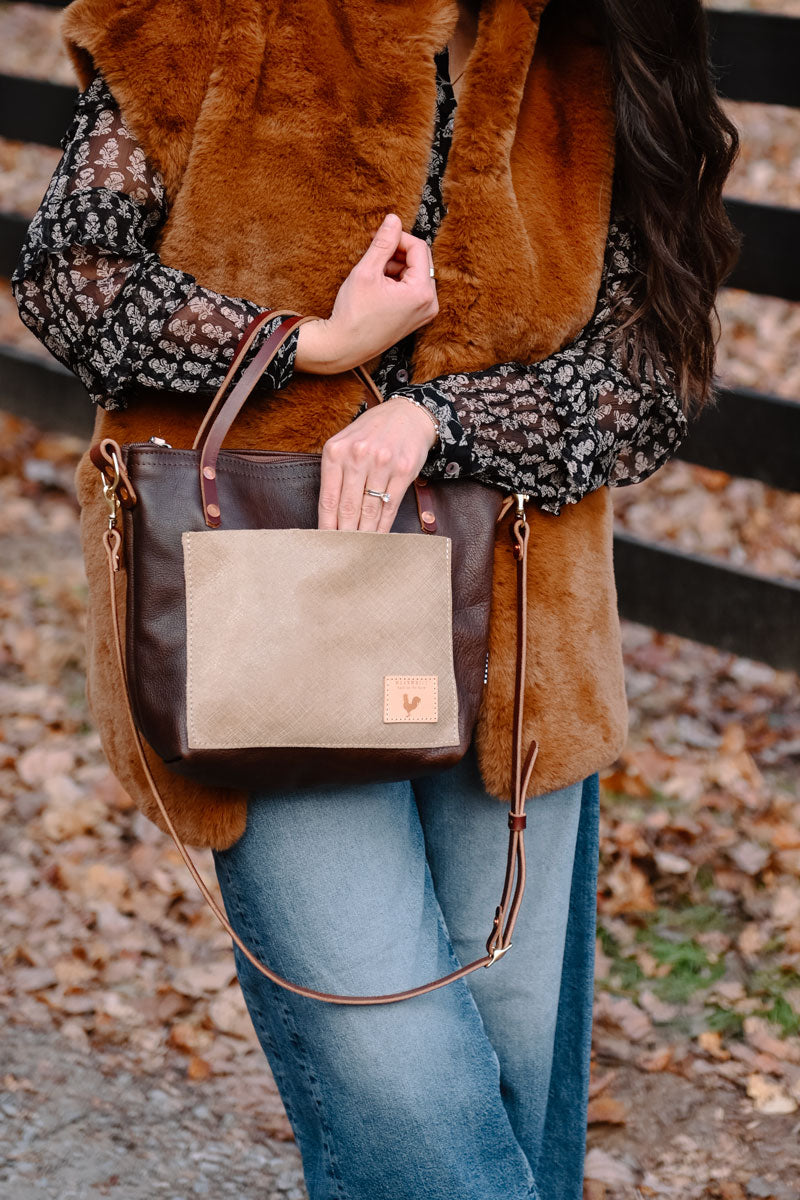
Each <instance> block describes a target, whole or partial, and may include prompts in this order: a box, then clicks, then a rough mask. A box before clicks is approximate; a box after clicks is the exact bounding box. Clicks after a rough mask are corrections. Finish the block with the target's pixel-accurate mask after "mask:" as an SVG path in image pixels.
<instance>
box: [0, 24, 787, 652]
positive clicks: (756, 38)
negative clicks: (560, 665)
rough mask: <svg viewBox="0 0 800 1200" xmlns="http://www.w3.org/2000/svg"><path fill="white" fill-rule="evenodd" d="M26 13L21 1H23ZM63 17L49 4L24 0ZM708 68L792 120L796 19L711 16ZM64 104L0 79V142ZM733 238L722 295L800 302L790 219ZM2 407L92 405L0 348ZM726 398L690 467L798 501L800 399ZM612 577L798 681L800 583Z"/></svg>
mask: <svg viewBox="0 0 800 1200" xmlns="http://www.w3.org/2000/svg"><path fill="white" fill-rule="evenodd" d="M29 2H31V0H29ZM33 2H34V3H39V4H43V5H46V6H47V7H52V8H57V7H63V5H62V4H61V3H60V0H33ZM709 19H710V23H711V31H712V61H713V66H714V73H715V76H716V79H717V84H718V88H719V91H720V93H721V94H722V95H723V96H725V97H727V98H729V99H732V100H745V101H760V102H761V103H765V104H781V105H788V106H790V107H794V108H800V70H799V69H798V63H800V19H796V18H792V17H783V16H776V15H771V14H766V13H753V12H744V11H743V12H727V11H726V12H722V11H714V10H711V11H710V12H709ZM74 102H75V91H74V89H73V88H71V87H67V86H64V85H61V84H53V83H47V82H44V81H39V80H33V79H27V78H24V77H21V76H13V75H6V74H2V73H0V136H2V137H6V138H12V139H15V140H19V141H26V142H36V143H39V144H41V145H45V146H58V145H59V143H60V141H61V138H62V137H63V134H64V132H65V130H66V128H67V126H68V125H69V123H70V121H71V119H72V113H73V106H74ZM726 204H727V206H728V210H729V212H730V215H731V218H732V220H733V221H734V223H735V224H736V225H737V227H738V228H739V229H740V230H741V232H742V234H743V245H742V254H741V257H740V260H739V262H738V264H737V266H736V268H735V270H734V272H733V273H732V275H731V277H730V279H729V280H728V284H729V285H730V286H731V287H736V288H743V289H745V290H746V291H749V292H754V293H757V294H759V295H767V296H775V297H778V298H780V299H784V300H790V301H800V209H797V208H787V207H784V206H778V205H770V204H752V203H749V202H748V201H744V200H735V199H727V200H726ZM27 224H28V218H27V217H23V216H20V215H19V214H16V213H8V212H3V213H0V275H6V276H7V275H10V273H11V272H12V271H13V269H14V266H15V264H16V261H17V256H18V254H19V247H20V243H21V241H22V237H23V234H24V231H25V229H26V227H27ZM0 378H1V380H2V392H1V393H0V403H2V406H3V407H4V408H6V409H7V410H10V411H13V412H16V413H18V414H21V415H24V416H28V417H30V418H31V419H32V420H34V421H36V422H37V423H39V424H41V425H44V426H45V427H48V428H52V429H59V430H64V431H68V432H73V433H85V434H86V435H87V436H88V434H89V431H90V427H91V418H92V412H91V406H90V405H89V402H88V400H87V397H86V393H85V391H84V389H83V388H82V386H81V385H80V384H79V383H78V381H77V380H76V379H75V378H74V377H73V376H72V375H71V374H69V373H68V372H67V371H65V370H64V369H63V368H61V367H60V366H59V365H58V364H57V363H55V362H52V363H51V362H48V361H47V360H45V359H43V358H41V357H40V356H39V355H36V354H31V353H28V352H26V351H23V350H19V349H17V348H14V347H10V346H5V345H2V344H0ZM768 389H769V380H764V390H763V391H761V390H759V391H752V390H749V389H746V388H733V389H724V390H722V392H721V395H720V401H719V403H718V404H717V405H716V406H714V407H709V408H707V409H706V410H705V411H704V413H703V415H702V416H701V418H700V419H699V420H698V421H697V422H696V423H695V425H694V427H693V429H692V432H691V434H690V436H689V437H688V438H687V440H686V442H685V443H684V444H683V446H682V447H681V449H680V451H679V457H681V458H683V459H685V460H686V461H688V462H692V463H697V464H699V465H701V466H706V467H710V468H713V469H715V470H720V471H726V472H728V473H729V474H731V475H738V476H743V477H745V478H750V479H757V480H760V481H761V482H763V483H766V484H768V485H770V486H771V487H776V488H782V489H786V490H789V491H794V492H800V397H798V400H797V401H792V400H784V399H781V398H779V397H777V396H772V395H770V394H769V390H768ZM615 564H616V574H617V584H618V591H619V601H620V611H621V613H622V615H623V616H625V617H628V618H629V619H631V620H635V621H640V622H642V623H643V624H646V625H651V626H654V627H655V628H657V629H661V630H664V631H665V632H673V633H679V634H682V635H683V636H685V637H690V638H693V639H694V640H696V641H700V642H705V643H707V644H709V645H713V646H719V647H721V648H722V649H725V650H730V651H732V652H733V653H736V654H743V655H746V656H748V657H751V658H755V659H760V660H762V661H764V662H767V663H771V664H772V665H774V666H776V667H780V668H786V669H792V670H800V584H798V583H793V582H789V581H786V580H780V579H772V578H769V577H765V576H763V575H759V574H756V573H755V572H752V571H747V570H743V569H742V568H739V567H734V566H731V565H728V564H726V563H724V562H721V561H718V560H713V559H708V558H704V557H702V556H700V555H694V554H686V553H683V552H681V551H678V550H673V549H670V548H667V547H665V546H659V545H656V544H655V543H651V542H648V541H645V540H643V539H640V538H637V537H633V536H632V535H630V534H627V533H623V532H619V533H617V535H616V537H615Z"/></svg>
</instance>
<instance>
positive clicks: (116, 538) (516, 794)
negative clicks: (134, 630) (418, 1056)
mask: <svg viewBox="0 0 800 1200" xmlns="http://www.w3.org/2000/svg"><path fill="white" fill-rule="evenodd" d="M110 448H111V449H112V450H113V451H114V452H115V453H116V455H117V457H118V458H119V460H120V461H121V452H120V450H119V446H117V445H116V443H110ZM101 474H102V469H101ZM528 536H529V528H528V525H527V522H526V519H525V513H524V509H523V507H522V505H521V503H519V502H518V508H517V516H516V518H515V520H514V521H513V523H512V527H511V538H512V544H513V548H514V556H515V558H516V561H517V655H516V678H515V696H514V737H513V741H512V768H511V775H512V800H511V808H510V811H509V813H508V827H509V835H508V854H507V858H506V872H505V879H504V883H503V893H502V896H501V899H500V903H499V904H498V905H497V908H496V909H495V915H494V919H493V921H492V931H491V933H490V934H489V937H488V939H487V941H486V954H485V955H484V956H483V957H481V958H477V959H475V961H474V962H471V963H468V964H467V965H466V966H464V967H461V968H459V970H457V971H451V972H450V974H449V975H442V976H441V977H440V978H439V979H434V980H431V981H430V982H429V983H424V984H420V985H419V986H418V987H414V988H408V989H407V990H406V991H403V992H390V993H387V994H385V995H377V996H340V995H337V994H336V993H334V992H320V991H316V990H315V989H314V988H309V987H303V986H302V985H300V984H297V983H292V982H291V981H290V980H288V979H285V978H284V977H283V976H282V975H279V974H278V973H277V972H276V971H273V970H272V968H271V967H268V966H267V965H266V963H262V962H261V960H260V959H258V958H257V957H256V956H255V954H253V952H252V951H251V950H250V949H249V947H248V946H247V945H246V944H245V943H244V942H243V941H242V939H241V938H240V937H239V935H238V934H237V933H236V930H235V929H234V928H233V926H232V925H231V923H230V921H229V920H228V918H227V915H226V913H225V912H224V911H223V909H222V908H221V907H220V905H219V904H218V903H217V901H216V899H215V897H214V896H213V895H212V893H211V892H210V891H209V889H208V887H207V885H206V883H205V881H204V879H203V877H202V875H201V874H200V872H199V870H198V869H197V866H196V865H195V863H194V860H193V859H192V856H191V855H190V854H189V851H188V850H187V848H186V846H185V845H184V842H183V839H182V838H181V836H180V834H179V833H178V831H177V829H176V828H175V826H174V824H173V822H172V819H171V817H170V815H169V812H168V811H167V807H166V805H165V803H164V800H163V798H162V796H161V792H160V791H159V788H158V785H157V784H156V781H155V779H154V777H153V773H152V771H151V769H150V765H149V763H148V761H147V754H146V752H145V748H144V743H143V741H142V737H141V735H140V733H139V730H138V728H137V726H136V722H135V721H134V718H133V712H132V710H131V702H130V694H129V691H128V678H127V671H126V669H125V656H124V653H123V649H122V632H121V625H120V619H119V610H118V606H117V578H118V576H119V575H120V574H121V572H122V556H121V548H122V536H121V534H120V531H119V529H118V528H117V525H116V522H110V523H109V528H108V529H106V530H105V532H104V533H103V544H104V547H105V551H106V557H107V562H108V587H109V604H110V615H111V625H112V630H113V641H114V651H115V656H116V661H117V668H118V670H119V673H120V680H121V683H122V694H123V697H124V707H125V712H126V716H127V719H128V723H129V726H130V729H131V733H132V735H133V739H134V741H135V743H136V748H137V751H138V755H139V761H140V763H141V767H142V770H143V772H144V776H145V779H146V780H147V785H148V787H149V789H150V792H151V794H152V796H153V799H154V800H155V802H156V806H157V807H158V811H159V812H160V814H161V817H162V820H163V822H164V825H165V827H166V829H167V831H168V832H169V835H170V837H171V838H172V840H173V842H174V843H175V845H176V847H177V849H178V852H179V854H180V856H181V858H182V859H183V861H184V863H185V864H186V867H187V869H188V870H189V872H190V874H191V876H192V878H193V879H194V881H195V883H196V884H197V887H198V889H199V891H200V893H201V894H202V896H203V898H204V900H205V901H206V903H207V904H208V906H209V908H210V909H211V911H212V912H213V913H214V916H215V917H216V918H217V920H218V921H219V923H220V924H221V925H222V927H223V928H224V929H225V930H226V932H227V933H228V935H229V936H230V938H231V939H232V941H233V942H234V944H235V945H236V946H238V947H239V949H240V950H241V952H242V954H244V956H245V958H247V960H248V961H249V962H250V963H252V965H253V966H254V967H255V968H256V970H257V971H259V972H260V974H262V975H263V976H265V978H267V979H270V980H272V982H273V983H276V984H278V985H279V986H280V987H283V988H285V989H286V990H287V991H290V992H294V993H296V994H297V995H299V996H309V997H310V998H311V999H314V1000H322V1001H324V1002H325V1003H328V1004H350V1005H365V1004H393V1003H396V1002H397V1001H399V1000H410V999H411V998H412V997H414V996H422V995H424V994H425V993H426V992H432V991H435V990H436V989H437V988H440V987H445V986H446V985H447V984H448V983H453V982H455V980H457V979H462V978H463V977H464V976H465V975H469V974H471V973H472V972H473V971H477V969H478V968H479V967H490V966H491V965H492V963H494V962H495V961H496V960H497V959H498V958H500V957H502V955H503V954H505V953H506V951H507V950H509V949H510V948H511V935H512V933H513V931H514V926H515V924H516V920H517V915H518V913H519V909H520V905H521V903H522V896H523V893H524V891H525V840H524V839H525V832H524V831H525V824H526V814H525V794H526V792H527V789H528V784H529V782H530V778H531V774H532V772H533V767H534V764H535V762H536V758H537V755H538V752H539V746H538V743H537V742H536V741H533V742H531V744H530V746H529V747H528V751H527V753H526V755H525V758H524V761H523V760H522V756H521V735H522V718H523V710H524V703H525V648H526V639H527V598H526V582H527V561H528ZM512 889H513V895H512Z"/></svg>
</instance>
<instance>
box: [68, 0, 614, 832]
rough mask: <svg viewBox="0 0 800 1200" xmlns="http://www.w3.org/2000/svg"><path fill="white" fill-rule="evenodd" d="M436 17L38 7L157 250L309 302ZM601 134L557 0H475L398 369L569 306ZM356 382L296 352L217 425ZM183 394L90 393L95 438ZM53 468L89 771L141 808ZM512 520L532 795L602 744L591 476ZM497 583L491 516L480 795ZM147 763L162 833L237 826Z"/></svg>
mask: <svg viewBox="0 0 800 1200" xmlns="http://www.w3.org/2000/svg"><path fill="white" fill-rule="evenodd" d="M545 7H547V12H545V13H544V16H543V15H542V10H543V9H544V8H545ZM456 17H457V11H456V5H455V3H454V0H236V3H227V2H226V0H75V2H74V3H73V4H72V5H71V6H70V7H69V8H68V9H67V12H66V16H65V25H64V29H65V34H66V39H67V44H68V46H69V49H70V52H71V54H72V56H73V60H74V62H75V64H76V67H77V71H78V74H79V77H80V79H81V82H82V83H83V84H84V85H85V83H86V82H87V80H88V77H89V71H90V69H91V64H92V62H94V63H95V64H96V65H97V67H99V68H100V69H101V70H102V71H103V73H104V75H105V76H106V78H107V80H108V82H109V84H110V86H111V88H112V90H113V91H114V93H115V95H116V97H117V99H118V100H119V102H120V105H121V107H122V110H123V113H124V114H125V116H126V118H127V120H128V122H129V124H130V126H131V127H132V129H133V131H134V133H135V134H136V135H137V136H138V138H139V139H140V141H141V142H142V144H143V145H144V147H145V150H146V151H147V153H148V154H149V155H150V157H151V158H152V159H153V161H154V162H155V163H156V164H157V165H158V167H159V168H160V170H161V171H162V173H163V175H164V177H165V180H166V185H167V191H168V195H169V198H170V203H171V211H170V216H169V220H168V223H167V225H166V228H165V230H164V232H163V236H162V238H161V241H160V244H159V251H160V254H161V256H162V258H163V259H164V261H165V262H166V263H167V264H169V265H172V266H175V267H179V268H182V269H184V270H187V271H190V272H191V273H192V274H193V275H195V276H196V277H197V278H198V279H199V280H200V281H201V282H202V283H204V284H206V285H209V286H211V287H214V288H216V289H218V290H219V291H221V292H225V293H227V294H228V295H235V296H246V297H248V298H249V299H251V300H253V301H256V302H258V303H261V304H264V305H270V306H272V307H276V308H289V309H294V310H297V311H299V312H302V313H313V314H317V315H322V316H327V315H328V314H329V312H330V309H331V305H332V302H333V299H334V297H335V295H336V292H337V289H338V287H339V285H340V283H341V281H342V280H343V279H344V277H345V276H346V275H347V273H348V271H349V270H350V268H351V267H352V266H353V264H354V263H355V262H356V261H357V259H358V258H360V257H361V255H362V254H363V252H364V250H365V249H366V247H367V245H368V244H369V241H370V239H371V237H372V234H373V232H374V230H375V229H376V228H377V226H378V224H379V223H380V221H381V219H382V217H383V216H384V215H385V213H386V212H388V211H390V210H393V211H394V212H397V213H399V215H400V216H401V218H402V220H403V224H404V227H405V228H406V229H409V228H410V227H411V226H412V224H413V222H414V219H415V216H416V213H417V209H418V206H419V201H420V194H421V190H422V186H423V182H424V180H425V176H426V171H427V162H428V154H429V149H430V142H431V136H432V130H433V119H434V109H435V78H434V64H433V55H434V53H435V52H436V51H437V50H439V49H440V48H441V47H442V46H443V45H444V44H445V43H446V42H447V41H448V39H449V37H450V35H451V34H452V31H453V29H454V27H455V23H456ZM613 131H614V120H613V103H612V96H611V87H610V82H609V74H608V64H607V62H606V57H605V52H604V51H603V49H602V47H601V46H600V44H599V43H598V42H597V41H596V40H593V39H592V38H591V37H589V36H587V35H586V32H585V31H584V30H582V29H580V28H578V26H577V25H576V23H575V21H574V19H572V18H571V19H569V20H566V19H564V18H563V17H562V15H561V13H560V0H550V4H549V5H547V0H485V3H484V5H483V9H482V11H481V16H480V23H479V30H478V37H477V42H476V45H475V48H474V51H473V54H472V56H471V58H470V60H469V64H468V67H467V70H466V73H465V75H464V80H463V85H462V92H461V96H460V100H459V105H458V111H457V113H456V120H455V129H454V140H453V144H452V149H451V153H450V157H449V160H448V164H447V171H446V174H445V178H444V198H445V202H446V204H447V208H448V211H447V215H446V217H445V219H444V221H443V223H442V226H441V228H440V230H439V233H438V235H437V237H436V241H435V243H434V247H433V255H434V261H435V264H436V269H437V278H438V294H439V304H440V312H439V314H438V316H437V317H436V319H435V320H434V321H433V322H432V323H431V324H430V325H428V326H426V327H425V328H424V329H423V330H420V331H418V334H417V340H416V349H415V354H414V360H413V375H412V379H413V381H415V382H417V381H423V380H426V379H430V378H432V377H434V376H436V375H438V374H440V373H442V372H447V371H454V370H477V369H479V368H482V367H486V366H490V365H492V364H494V363H497V362H503V361H506V360H510V359H521V360H523V361H529V362H532V361H535V360H538V359H540V358H542V357H544V356H545V355H547V354H550V353H552V352H553V351H554V350H556V349H558V348H560V347H561V346H563V345H564V344H565V343H567V342H568V341H570V340H571V339H572V338H573V337H574V336H575V334H576V333H577V332H578V331H579V330H580V329H581V328H582V326H583V325H584V324H585V323H586V321H587V320H588V318H589V317H590V315H591V313H592V310H593V307H594V304H595V301H596V296H597V291H598V287H599V282H600V272H601V268H602V259H603V250H604V245H605V240H606V236H607V229H608V217H609V206H610V198H611V178H612V171H613V159H614V134H613ZM367 365H368V366H369V367H373V366H374V365H375V363H374V362H373V363H371V364H367ZM360 399H361V392H360V388H359V385H358V384H357V382H356V381H355V379H354V377H352V376H350V375H349V374H348V375H340V376H328V377H324V378H323V377H319V376H313V375H308V374H301V373H298V375H297V376H296V378H295V379H294V380H293V382H292V383H291V384H290V385H289V386H288V387H287V388H286V389H285V390H282V391H281V392H280V393H279V394H278V395H277V396H276V397H275V400H274V402H270V401H269V400H267V401H266V402H262V403H260V404H257V405H256V404H254V405H251V407H250V409H249V411H248V412H246V413H245V414H244V416H243V417H242V418H241V419H240V421H239V422H238V424H237V425H236V426H235V427H234V430H233V432H232V434H231V437H230V439H229V442H230V444H231V445H237V446H246V445H261V446H264V447H269V448H273V449H294V450H319V449H321V447H322V444H323V443H324V441H325V440H326V439H327V438H328V437H330V436H331V435H332V434H333V433H335V432H336V431H337V430H338V429H340V428H342V427H343V426H344V425H346V424H347V422H348V421H349V420H350V418H351V417H352V415H353V414H354V412H355V411H356V409H357V407H358V404H359V402H360ZM203 407H204V406H203V405H202V404H201V402H199V401H198V400H197V398H191V397H187V396H185V395H181V396H178V397H174V398H173V397H169V396H167V395H166V394H163V393H159V394H156V393H155V392H153V391H151V392H144V391H140V392H139V393H137V394H136V395H132V396H131V398H130V405H129V408H128V409H127V410H126V411H124V412H121V413H116V412H115V413H106V412H104V411H102V410H101V411H99V412H98V418H97V427H96V434H97V436H100V435H110V436H113V437H115V438H117V439H118V440H119V441H142V440H147V438H149V437H150V436H151V435H153V434H157V435H159V436H161V437H164V438H166V439H167V440H168V441H169V442H171V443H172V444H173V445H175V446H188V445H190V444H191V442H192V439H193V436H194V433H195V431H196V428H197V424H198V422H199V419H200V416H201V413H202V410H203ZM77 479H78V491H79V499H80V501H81V505H82V525H83V535H84V546H85V552H86V565H87V574H88V578H89V586H90V613H89V698H90V703H91V707H92V711H93V714H94V718H95V720H96V722H97V725H98V728H99V730H100V734H101V737H102V740H103V745H104V748H105V750H106V753H107V755H108V758H109V761H110V763H111V765H112V767H113V769H114V771H115V772H116V774H117V775H118V776H119V778H120V780H121V781H122V783H123V784H124V786H125V787H126V788H127V789H128V790H129V792H130V793H131V795H132V796H133V797H134V799H135V800H136V801H137V802H138V803H140V804H141V805H142V807H143V808H144V809H145V811H147V812H148V815H150V816H153V811H152V810H153V806H152V804H151V803H150V802H149V800H148V798H147V796H146V793H145V789H144V786H143V780H142V779H141V778H140V775H139V770H138V767H137V766H136V762H135V753H134V750H133V747H132V743H131V741H130V739H129V736H128V734H127V731H126V724H125V719H124V716H123V713H122V708H121V705H122V699H121V694H120V687H121V684H120V680H119V679H118V678H117V673H116V670H115V668H114V664H113V656H112V653H111V646H110V641H109V634H110V631H109V627H108V621H107V618H106V616H105V596H104V589H105V586H106V583H105V575H104V572H105V565H104V559H103V551H102V549H101V547H100V544H99V538H100V533H101V530H102V525H103V520H104V514H103V506H102V503H101V498H100V496H99V486H98V480H97V478H96V473H95V471H94V469H93V468H92V467H91V466H90V465H89V463H88V461H87V459H84V461H83V462H82V464H81V466H80V467H79V470H78V476H77ZM531 527H532V528H531V539H530V577H529V585H528V586H529V595H530V616H529V623H528V629H529V646H528V662H529V674H528V679H527V686H526V714H527V718H526V726H527V727H526V731H525V740H526V741H527V739H529V738H530V737H533V736H535V737H536V738H537V739H538V740H539V744H540V754H539V760H538V764H537V768H536V770H535V772H534V777H533V781H532V785H531V790H530V794H531V795H537V794H541V793H543V792H545V791H550V790H552V789H555V788H559V787H563V786H566V785H567V784H569V783H571V782H574V781H576V780H579V779H581V778H583V777H584V776H585V775H587V774H589V773H591V772H592V771H594V770H596V769H599V768H600V767H602V766H604V765H606V764H608V763H609V762H611V761H612V760H613V759H614V758H615V757H616V756H617V754H618V753H619V752H620V751H621V749H622V747H623V745H624V741H625V737H626V732H627V708H626V702H625V691H624V683H623V671H622V661H621V650H620V639H619V622H618V618H617V608H616V592H615V586H614V577H613V569H612V514H611V502H610V494H609V489H608V488H601V489H599V490H598V491H596V492H593V493H592V494H590V495H589V496H587V497H585V498H584V499H583V500H582V501H581V502H580V503H579V504H576V505H571V506H569V507H568V508H566V509H565V510H564V511H563V512H562V514H561V515H560V516H559V517H553V516H550V515H547V514H543V513H542V512H541V511H539V510H536V509H534V511H533V512H532V514H531ZM514 604H515V596H514V562H513V558H512V554H511V544H510V539H509V535H508V529H507V526H506V524H505V522H504V523H503V525H502V527H501V528H500V529H499V531H498V538H497V544H496V554H495V576H494V583H493V594H492V616H491V631H490V637H491V642H490V646H491V648H490V666H489V679H488V684H487V687H486V692H485V697H484V702H483V705H482V708H481V713H480V718H479V725H478V728H477V732H476V739H477V750H478V757H479V764H480V768H481V772H482V775H483V779H484V782H485V784H486V786H487V788H488V790H489V791H490V792H491V793H493V794H495V795H497V796H498V797H499V798H501V799H508V797H509V789H510V747H511V725H512V707H513V666H514V636H515V625H514ZM157 773H158V777H159V779H160V781H161V783H162V785H163V787H164V790H165V794H166V796H167V799H168V803H169V804H170V807H171V811H173V812H174V814H175V820H176V823H177V824H178V825H179V828H180V829H181V831H182V833H183V834H184V835H185V836H186V838H187V840H189V841H190V842H192V843H193V844H196V845H212V846H215V847H223V846H226V845H229V844H230V843H232V842H233V841H234V840H235V839H236V838H237V837H238V836H239V834H240V833H241V832H242V829H243V827H244V820H245V801H244V799H243V798H242V797H241V796H237V795H235V794H231V795H226V794H224V793H221V792H219V791H211V790H207V789H203V788H201V787H199V786H195V785H192V784H191V783H188V782H187V781H186V780H183V779H179V778H178V777H176V776H175V775H172V774H170V773H169V772H168V771H167V770H166V769H164V768H161V769H159V770H158V772H157Z"/></svg>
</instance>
